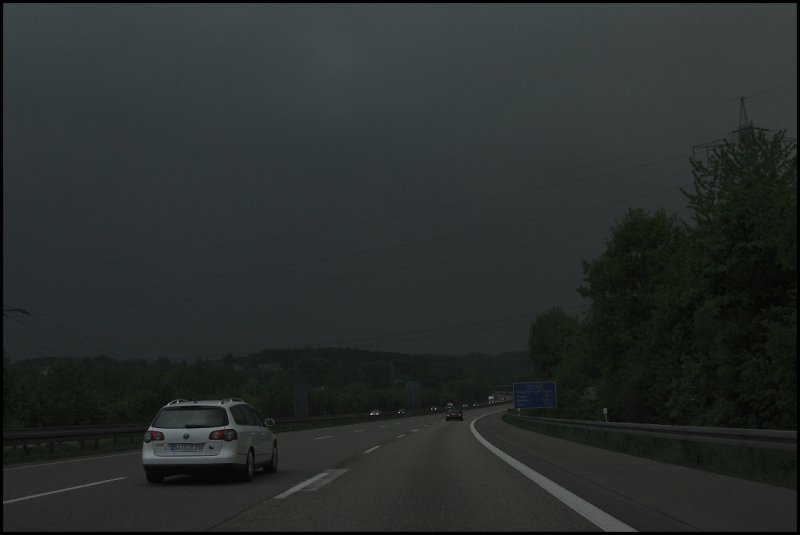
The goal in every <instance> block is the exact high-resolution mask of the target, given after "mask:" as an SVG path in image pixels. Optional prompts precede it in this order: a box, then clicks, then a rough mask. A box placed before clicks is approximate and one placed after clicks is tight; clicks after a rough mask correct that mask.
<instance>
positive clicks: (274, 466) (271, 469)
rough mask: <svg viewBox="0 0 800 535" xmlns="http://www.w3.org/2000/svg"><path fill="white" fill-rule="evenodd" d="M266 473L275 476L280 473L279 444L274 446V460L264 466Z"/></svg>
mask: <svg viewBox="0 0 800 535" xmlns="http://www.w3.org/2000/svg"><path fill="white" fill-rule="evenodd" d="M264 471H265V472H267V473H268V474H274V473H275V472H277V471H278V443H277V442H276V443H274V444H273V445H272V460H271V461H270V462H269V464H265V465H264Z"/></svg>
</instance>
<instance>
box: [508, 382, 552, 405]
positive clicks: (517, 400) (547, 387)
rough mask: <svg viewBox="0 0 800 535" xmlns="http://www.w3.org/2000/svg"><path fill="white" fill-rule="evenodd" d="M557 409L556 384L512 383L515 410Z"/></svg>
mask: <svg viewBox="0 0 800 535" xmlns="http://www.w3.org/2000/svg"><path fill="white" fill-rule="evenodd" d="M556 407H558V396H556V382H555V381H543V382H538V383H514V408H515V409H555V408H556Z"/></svg>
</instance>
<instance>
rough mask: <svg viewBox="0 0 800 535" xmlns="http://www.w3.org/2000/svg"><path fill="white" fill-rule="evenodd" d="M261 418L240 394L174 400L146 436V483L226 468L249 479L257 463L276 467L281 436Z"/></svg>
mask: <svg viewBox="0 0 800 535" xmlns="http://www.w3.org/2000/svg"><path fill="white" fill-rule="evenodd" d="M274 424H275V421H274V420H272V419H271V418H266V419H264V418H262V417H261V415H259V414H258V411H256V410H255V408H253V407H252V406H251V405H250V404H248V403H245V402H244V401H242V400H241V399H239V398H226V399H222V400H205V401H187V400H185V399H176V400H173V401H170V402H169V403H167V404H166V405H164V406H163V407H161V409H160V410H159V411H158V414H156V417H155V418H154V419H153V422H152V423H151V424H150V427H148V429H147V431H146V432H145V434H144V442H143V443H142V467H143V468H144V473H145V476H146V477H147V481H149V482H150V483H161V482H162V481H163V480H164V478H165V477H167V476H171V475H174V474H194V473H204V472H210V471H225V472H231V473H233V474H234V475H237V476H238V477H239V478H240V479H241V480H243V481H250V480H252V479H253V476H254V474H255V471H256V467H263V468H264V471H265V472H275V471H277V470H278V440H277V438H275V435H274V434H273V433H272V431H271V430H270V429H269V428H270V427H271V426H272V425H274Z"/></svg>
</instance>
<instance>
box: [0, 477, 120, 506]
mask: <svg viewBox="0 0 800 535" xmlns="http://www.w3.org/2000/svg"><path fill="white" fill-rule="evenodd" d="M120 479H128V478H127V477H115V478H114V479H106V480H105V481H97V482H95V483H88V484H86V485H78V486H77V487H70V488H68V489H61V490H52V491H50V492H42V493H41V494H33V495H31V496H25V497H24V498H14V499H13V500H4V501H3V505H5V504H7V503H14V502H21V501H23V500H32V499H33V498H41V497H42V496H49V495H50V494H58V493H60V492H67V491H70V490H77V489H85V488H86V487H93V486H95V485H102V484H103V483H111V482H112V481H119V480H120Z"/></svg>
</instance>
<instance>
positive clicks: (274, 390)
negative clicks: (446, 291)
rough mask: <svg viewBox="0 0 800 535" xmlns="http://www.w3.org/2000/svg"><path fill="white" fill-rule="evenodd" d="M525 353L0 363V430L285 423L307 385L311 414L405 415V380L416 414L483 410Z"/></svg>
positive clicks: (526, 373)
mask: <svg viewBox="0 0 800 535" xmlns="http://www.w3.org/2000/svg"><path fill="white" fill-rule="evenodd" d="M532 370H533V366H532V363H531V362H530V357H529V356H528V355H527V354H526V353H525V352H524V351H523V352H519V353H503V354H499V355H495V356H491V355H484V354H474V355H463V356H437V355H430V356H414V355H407V354H397V353H383V352H375V351H365V350H360V349H352V348H319V349H285V350H265V351H262V352H260V353H256V354H253V355H250V356H246V357H234V356H232V355H227V356H225V357H222V358H220V359H215V360H198V361H196V362H193V363H186V362H175V361H169V360H166V359H160V360H155V361H146V360H114V359H112V358H109V357H104V356H100V357H85V358H63V357H42V358H36V359H30V360H21V361H10V360H8V359H5V358H4V359H3V427H37V426H62V425H88V424H104V423H108V424H123V423H146V422H149V421H150V420H151V419H152V417H153V416H154V415H155V413H156V411H157V410H158V409H159V408H160V407H161V406H162V405H164V404H165V403H166V402H168V401H169V400H172V399H177V398H185V399H219V398H223V397H241V398H243V399H244V400H246V401H248V402H249V403H251V404H253V405H254V406H255V407H257V408H258V409H259V411H261V412H262V413H263V414H264V415H265V416H271V417H286V416H293V414H294V407H293V400H292V389H293V385H295V384H306V385H308V401H309V410H310V413H311V415H324V414H349V413H358V412H364V413H366V412H367V411H369V410H371V409H374V408H379V409H384V410H390V409H397V408H401V407H402V408H406V407H407V402H406V381H419V382H420V386H421V389H420V402H421V404H422V406H428V407H429V406H431V405H442V404H444V403H446V402H448V401H453V402H463V403H471V402H475V401H478V402H485V401H486V396H487V395H489V394H491V393H492V392H493V390H494V387H495V385H498V384H510V383H511V382H512V381H514V380H516V379H518V378H523V379H526V378H527V379H529V378H530V377H531V374H532Z"/></svg>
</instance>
